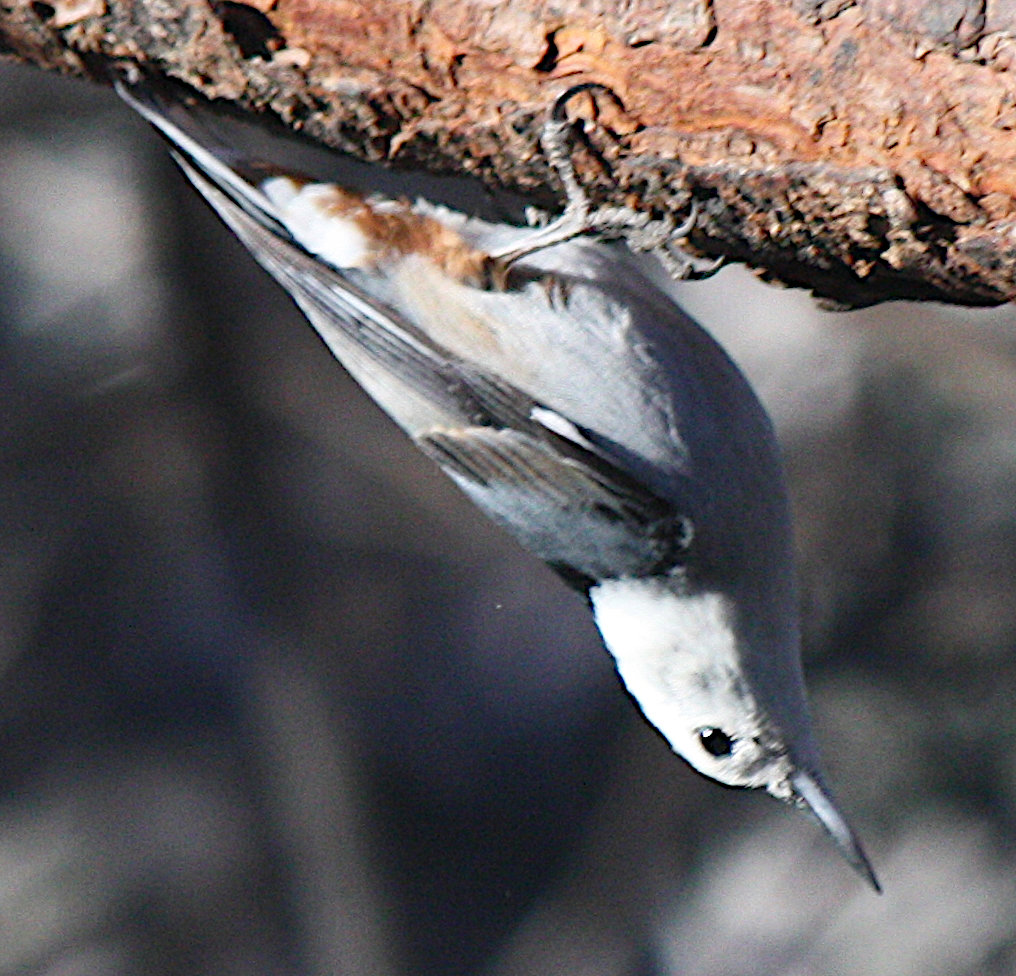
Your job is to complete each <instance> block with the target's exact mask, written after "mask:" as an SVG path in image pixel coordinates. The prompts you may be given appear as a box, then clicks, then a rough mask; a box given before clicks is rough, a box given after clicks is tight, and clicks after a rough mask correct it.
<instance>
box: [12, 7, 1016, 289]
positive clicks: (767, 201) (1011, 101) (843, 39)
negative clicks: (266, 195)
mask: <svg viewBox="0 0 1016 976" xmlns="http://www.w3.org/2000/svg"><path fill="white" fill-rule="evenodd" d="M0 50H5V51H6V52H7V53H9V54H12V55H13V56H15V57H17V58H19V59H21V60H25V61H31V62H34V63H35V64H37V65H40V66H42V67H45V68H49V69H53V70H58V71H64V72H70V73H73V74H78V75H82V76H88V77H93V78H101V77H103V76H105V75H106V73H107V72H108V69H109V67H110V66H111V65H112V64H113V63H114V62H117V61H123V60H124V59H126V60H130V61H135V62H140V63H142V64H144V65H147V66H148V67H149V68H151V69H154V70H159V71H162V72H165V73H167V74H170V75H173V76H175V77H177V78H179V79H181V80H183V81H185V82H187V83H188V84H190V85H192V86H193V87H194V88H196V89H198V90H200V91H201V92H203V93H204V94H206V95H207V96H209V97H213V98H222V99H227V100H230V101H233V102H236V103H238V104H239V105H241V106H243V107H245V108H249V109H258V110H267V111H270V112H272V113H274V114H275V115H277V116H278V117H280V118H281V119H282V120H283V121H284V122H285V123H286V124H288V125H290V126H291V127H293V128H298V129H302V130H304V131H305V132H307V133H308V134H310V135H311V136H312V137H314V138H316V139H317V140H319V141H321V142H323V143H326V144H328V145H330V146H333V147H335V148H338V149H341V150H344V151H346V152H351V153H354V154H355V155H357V156H360V157H361V158H366V159H370V160H385V161H389V162H394V163H397V164H400V165H406V166H416V167H425V168H427V169H430V170H432V171H435V172H470V173H474V174H477V175H479V176H480V177H481V178H482V179H484V180H485V181H487V182H488V183H490V184H492V185H500V186H504V187H509V188H512V189H516V190H521V191H523V192H527V193H531V194H534V195H535V196H536V197H537V198H539V199H541V200H542V202H544V203H546V202H548V201H549V200H550V199H551V198H552V197H551V191H552V188H554V187H555V182H554V178H553V176H552V174H551V173H550V172H549V170H548V168H547V166H546V164H545V162H544V160H543V158H542V155H541V153H540V151H539V149H538V145H539V143H538V135H539V127H540V122H541V121H542V119H543V117H544V114H545V112H546V109H547V107H548V106H549V104H550V102H551V101H552V99H553V97H554V96H555V95H557V94H559V93H560V92H561V91H562V90H563V89H564V88H566V87H568V86H569V85H571V84H575V83H578V82H580V81H599V82H601V83H603V84H606V85H608V86H609V87H610V88H612V89H613V90H614V92H615V93H616V94H617V95H618V96H620V98H621V99H622V100H623V102H624V105H625V110H624V111H620V110H618V109H616V108H613V107H611V106H608V105H607V104H606V103H605V102H604V101H601V102H600V104H599V106H598V108H597V107H596V106H594V105H593V104H592V103H587V105H586V107H585V108H584V109H582V107H581V106H579V107H578V109H577V111H580V112H581V114H583V115H584V116H586V117H587V118H590V119H592V118H595V119H596V120H597V121H598V122H599V123H600V124H599V125H598V126H592V127H589V131H590V137H591V142H592V144H593V146H594V149H595V151H592V152H582V153H580V154H579V158H578V163H579V169H580V173H581V176H582V179H583V181H584V183H585V184H586V185H587V186H588V187H589V188H590V192H591V193H592V194H593V196H594V198H595V199H596V200H598V201H600V202H613V203H622V202H630V203H633V204H634V205H636V206H638V207H641V208H645V209H652V210H655V211H658V212H674V213H675V214H677V213H683V212H686V211H687V207H688V205H689V203H690V201H691V200H692V199H695V200H696V201H697V203H698V209H699V213H700V220H699V222H698V225H697V228H696V231H695V233H694V235H693V244H694V245H695V247H697V248H698V249H700V250H701V251H702V252H703V253H710V254H721V253H722V254H726V255H728V256H729V257H731V258H733V259H736V260H743V261H746V262H748V263H750V264H752V265H754V266H756V267H758V268H760V269H763V271H764V273H765V274H767V275H768V276H770V277H774V278H778V279H780V280H782V281H784V282H787V283H790V284H795V285H803V286H806V287H809V288H812V289H813V290H815V291H816V293H818V294H820V295H823V296H826V297H828V298H831V299H834V300H836V301H839V302H841V303H844V304H848V305H861V304H866V303H871V302H876V301H881V300H885V299H889V298H936V299H941V300H945V301H951V302H957V303H964V304H994V303H999V302H1003V301H1008V300H1011V299H1012V298H1013V297H1016V71H1014V68H1016V3H1014V2H1013V0H556V2H553V3H552V2H549V0H511V2H509V3H505V2H501V0H385V2H384V3H378V2H376V0H250V2H249V3H248V4H241V3H236V2H230V0H222V2H216V3H212V4H209V3H207V2H205V0H34V2H29V0H0Z"/></svg>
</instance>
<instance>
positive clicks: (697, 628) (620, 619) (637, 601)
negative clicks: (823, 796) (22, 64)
mask: <svg viewBox="0 0 1016 976" xmlns="http://www.w3.org/2000/svg"><path fill="white" fill-rule="evenodd" d="M589 595H590V598H591V600H592V603H593V612H594V615H595V617H596V624H597V626H598V627H599V628H600V633H601V634H602V635H603V640H604V643H605V644H606V645H607V648H608V649H609V650H610V652H611V654H613V656H614V660H615V661H616V663H617V670H618V673H619V674H620V675H621V678H622V680H623V681H624V683H625V685H626V686H627V688H628V690H629V691H630V692H631V694H632V695H633V696H634V698H635V699H636V701H638V703H639V705H640V706H641V708H642V711H643V712H644V713H645V716H646V718H647V719H649V721H650V722H652V723H653V725H655V726H656V727H657V728H658V729H659V730H660V732H662V733H663V735H664V737H665V738H666V739H667V741H668V742H669V743H670V744H671V746H672V747H673V749H674V751H675V752H677V753H678V754H680V755H681V756H682V757H684V759H686V760H687V761H688V762H689V763H691V765H692V766H694V767H695V768H696V769H697V770H698V771H699V772H700V773H704V774H705V775H706V776H710V777H712V778H713V779H715V780H718V781H719V782H721V783H725V784H727V785H728V786H748V787H764V788H765V789H767V790H768V791H769V792H770V793H772V794H773V795H774V796H776V797H778V798H780V799H784V800H785V799H788V798H789V797H790V795H791V792H792V789H791V786H790V782H789V777H790V775H791V773H792V772H793V767H792V765H791V762H790V760H789V758H788V757H787V755H786V750H785V749H784V747H783V744H782V743H781V742H780V741H779V740H778V738H777V736H776V735H775V733H774V731H773V730H772V728H771V727H770V726H768V725H767V723H766V722H765V720H764V718H763V716H762V714H761V712H760V710H759V708H758V705H757V703H756V701H755V699H754V696H753V695H752V693H751V689H750V688H749V686H748V682H747V679H746V677H745V675H744V674H743V672H742V671H741V670H740V665H739V656H738V654H737V645H736V637H735V634H734V632H733V629H732V626H731V620H732V614H731V612H730V607H729V602H728V600H727V599H726V598H725V597H724V596H722V595H721V594H719V593H701V594H697V595H694V596H682V595H678V594H676V593H674V592H673V591H672V590H671V589H669V588H668V587H667V586H666V585H664V584H663V583H660V582H656V581H652V580H608V581H606V582H604V583H600V584H598V585H597V586H595V587H593V589H592V590H591V591H590V594H589Z"/></svg>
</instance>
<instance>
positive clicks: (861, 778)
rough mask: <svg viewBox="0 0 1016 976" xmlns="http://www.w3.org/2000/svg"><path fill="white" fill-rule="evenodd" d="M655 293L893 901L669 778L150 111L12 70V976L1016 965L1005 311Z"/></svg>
mask: <svg viewBox="0 0 1016 976" xmlns="http://www.w3.org/2000/svg"><path fill="white" fill-rule="evenodd" d="M679 293H680V297H681V301H682V303H683V304H685V306H686V307H687V308H688V309H689V311H691V312H692V314H694V315H696V316H697V317H699V318H700V319H701V320H702V321H703V322H704V323H706V324H707V325H708V326H709V328H711V329H712V330H713V331H714V333H715V334H716V335H717V336H718V337H719V338H720V340H721V341H722V342H723V343H724V344H725V345H726V346H727V348H728V350H729V351H730V352H731V353H732V354H733V355H734V357H735V358H736V359H737V360H738V361H739V362H740V363H741V365H742V366H743V368H744V369H745V371H746V372H747V373H748V375H749V377H750V378H751V379H752V380H753V382H754V383H755V385H756V388H757V389H758V391H759V393H760V395H761V396H762V398H763V400H764V401H765V402H766V404H767V406H768V407H769V409H770V411H771V413H772V415H773V417H774V419H775V421H776V424H777V427H778V429H779V433H780V436H781V440H782V443H783V446H784V450H785V454H786V461H787V467H788V470H789V475H790V481H791V487H792V494H793V500H794V506H795V511H796V517H797V541H798V546H799V552H800V568H801V576H802V583H803V601H804V620H805V634H806V668H807V672H808V678H809V685H810V688H811V694H812V703H813V710H814V713H815V717H816V721H817V726H818V732H819V736H820V739H821V741H822V743H823V746H824V751H825V755H826V760H827V765H828V771H829V775H830V778H831V781H832V782H833V783H834V784H835V785H836V788H837V791H838V794H839V797H840V799H841V802H842V805H843V806H844V808H845V809H846V811H847V813H848V814H849V815H850V817H851V819H852V821H853V823H854V826H855V827H856V828H857V829H858V831H859V832H860V834H861V835H862V837H863V838H864V840H865V842H866V845H867V847H868V851H869V854H870V855H871V857H872V860H873V861H874V863H875V865H876V868H877V870H878V872H879V874H880V876H881V880H882V882H883V885H884V887H885V889H886V892H885V894H884V895H883V896H882V897H881V898H879V897H876V896H874V895H873V894H871V893H870V892H869V891H868V890H867V889H865V888H864V886H863V885H862V883H861V882H860V881H859V880H858V879H857V878H856V877H855V876H854V875H853V874H852V873H851V872H850V871H849V869H848V868H847V867H846V866H845V865H844V864H843V863H842V862H841V861H840V860H839V858H838V857H837V855H836V853H835V852H834V850H833V849H832V847H831V845H830V844H829V843H828V842H827V841H826V840H825V839H824V838H823V837H822V836H821V835H820V833H819V832H818V830H817V829H816V828H814V827H813V826H812V825H811V824H809V823H808V822H807V821H806V820H805V819H804V818H803V817H801V816H799V815H797V814H795V813H794V812H792V811H790V810H788V809H786V808H783V807H781V806H780V805H778V804H776V803H775V802H774V801H772V800H771V799H769V798H768V797H766V796H764V795H757V794H748V793H742V792H736V791H729V790H724V789H721V788H720V787H718V786H715V785H713V784H711V783H708V782H706V781H705V780H703V779H701V778H699V777H698V776H696V775H695V774H694V773H692V772H691V771H690V770H688V769H687V768H686V767H685V766H684V764H683V763H682V762H681V761H680V760H679V759H677V758H676V757H674V756H673V755H671V753H670V752H669V749H668V747H667V746H666V744H665V743H664V742H663V741H662V739H660V738H659V737H658V736H657V735H656V733H655V732H654V731H653V730H652V729H651V728H649V727H648V726H647V725H646V724H645V723H644V722H643V721H642V720H641V718H640V715H639V713H638V712H637V710H636V709H635V707H634V706H633V705H632V704H631V703H630V702H629V700H628V699H627V697H626V695H625V694H624V692H623V690H622V688H621V686H620V684H619V683H618V681H617V679H616V677H615V675H614V673H613V668H612V665H611V661H610V659H609V656H608V655H607V653H606V652H605V651H604V650H603V649H602V647H601V645H600V643H599V640H598V637H597V635H596V632H595V630H594V628H593V625H592V622H591V620H590V618H589V615H588V613H587V611H586V609H585V607H584V605H583V603H582V601H581V600H580V599H579V598H577V597H576V596H575V595H574V594H571V593H569V592H568V591H566V590H565V589H564V587H563V586H562V585H561V584H559V582H558V581H557V579H556V577H554V576H553V574H552V573H550V571H549V570H547V569H545V568H544V567H543V566H542V565H540V564H539V563H537V562H536V561H535V560H534V559H532V558H530V557H528V556H527V555H525V554H524V553H522V552H521V551H520V550H519V549H518V548H517V547H516V546H515V545H514V544H513V543H512V542H511V541H510V540H508V539H507V538H505V537H503V536H502V535H501V534H500V533H499V532H498V531H497V530H496V529H495V528H494V527H493V526H491V525H489V524H488V523H487V522H486V521H485V520H484V519H483V518H482V517H481V516H480V515H479V514H478V513H477V512H475V511H474V510H473V509H472V508H471V507H470V506H469V504H468V503H466V502H465V500H464V499H463V498H461V497H460V496H459V495H458V493H457V492H456V491H455V489H454V488H453V487H452V486H451V484H450V483H446V482H445V480H444V479H443V477H442V476H441V475H440V474H439V473H438V472H437V470H436V469H433V468H432V467H431V466H430V464H429V462H427V461H426V460H425V459H424V458H423V457H422V456H419V455H417V453H416V452H415V451H414V449H413V448H411V447H410V445H409V444H408V442H406V441H405V440H404V439H403V437H402V435H401V434H400V433H398V432H397V431H396V430H395V428H394V427H392V426H391V425H390V424H389V422H388V421H387V420H386V419H385V418H384V417H383V416H382V415H381V414H380V413H379V412H378V411H377V410H376V409H375V408H374V407H373V406H372V404H371V403H370V402H368V401H367V399H366V397H365V396H364V395H363V394H361V393H360V391H359V390H358V389H357V388H356V387H355V386H354V385H353V384H352V382H351V381H350V380H348V379H347V378H346V376H345V375H344V374H343V372H342V370H341V369H340V368H338V366H337V365H336V364H335V363H334V362H333V361H332V359H331V358H330V356H329V355H328V354H327V353H326V351H325V349H324V347H323V346H322V345H321V344H320V343H319V341H318V340H317V339H316V337H315V336H314V334H313V332H312V330H311V329H310V327H309V326H308V325H307V324H306V323H305V322H304V321H303V320H302V318H301V317H300V316H299V315H298V314H297V312H296V311H295V309H294V308H293V307H292V306H291V305H290V303H289V301H288V299H287V298H286V297H285V296H284V294H283V293H281V292H280V291H279V290H278V289H277V287H276V286H275V285H274V284H273V283H272V282H271V281H270V280H269V278H268V276H267V275H266V274H264V273H262V272H261V271H260V270H259V269H258V268H257V267H256V266H255V265H254V263H253V262H252V261H251V260H250V259H249V258H248V257H247V255H246V253H245V252H243V251H242V249H241V248H240V246H239V245H238V244H236V243H235V242H234V241H233V239H232V238H231V237H230V236H229V235H228V234H227V232H226V231H225V230H224V229H223V228H222V227H221V226H220V225H219V223H218V222H217V220H216V219H215V218H214V216H213V215H212V214H211V212H210V211H208V210H206V209H205V207H204V205H203V204H202V203H201V202H200V201H199V200H198V199H197V197H196V195H195V194H194V193H193V192H192V191H191V190H190V189H189V187H187V186H186V185H185V184H184V182H183V180H182V179H181V178H180V177H179V176H178V175H177V174H176V173H175V170H174V167H173V165H172V164H171V162H170V161H169V159H168V157H167V155H166V154H165V151H164V149H163V147H162V145H161V143H160V142H159V140H158V139H157V138H156V137H155V136H154V135H153V134H152V133H151V132H150V131H149V130H148V129H147V128H146V126H145V125H144V124H143V123H141V122H140V120H139V119H137V118H135V117H133V116H132V114H131V112H130V111H129V110H128V109H126V108H125V107H124V106H122V105H121V104H120V103H119V102H118V100H117V99H116V98H115V97H114V96H113V95H112V94H111V93H110V92H108V91H102V90H99V89H97V88H93V87H89V86H87V85H84V84H82V83H75V82H69V81H64V80H61V79H57V78H53V77H50V76H45V75H43V74H42V73H40V72H37V71H34V70H29V69H27V68H21V67H16V66H12V65H6V66H0V973H2V974H27V973H31V974H47V976H92V974H96V976H98V974H110V976H116V974H145V976H149V974H150V976H177V974H179V976H185V974H186V976H193V974H203V973H208V974H215V976H248V974H257V976H276V974H278V976H318V974H320V976H347V974H349V976H361V974H362V976H402V974H412V976H460V974H470V976H473V974H476V976H537V974H539V976H545V974H546V976H549V974H554V976H762V974H765V976H777V974H778V976H808V974H821V976H838V974H842V976H869V974H870V976H875V974H877V976H911V974H912V976H938V974H941V976H966V974H970V976H993V974H1008V973H1016V845H1014V839H1016V832H1014V826H1016V823H1014V821H1016V709H1014V702H1016V655H1014V653H1013V652H1014V645H1016V328H1014V325H1016V322H1014V318H1016V317H1014V314H1013V309H1012V308H1011V307H1010V308H1003V309H998V310H992V311H977V312H973V311H968V310H956V309H947V308H942V307H938V306H933V305H920V306H919V305H904V304H897V305H892V306H884V307H881V308H878V309H874V310H869V311H865V312H858V313H850V314H842V313H841V314H831V313H824V312H821V311H818V310H817V309H816V307H815V305H814V303H813V302H812V301H811V300H810V299H809V298H808V297H807V296H806V295H804V294H802V293H798V292H791V291H783V290H779V289H775V288H772V287H768V286H765V285H762V284H760V283H759V282H757V281H756V280H755V279H754V278H752V277H751V276H750V275H749V274H748V273H746V272H745V271H744V270H743V269H741V268H736V267H735V268H728V269H726V270H724V271H723V272H721V273H720V274H719V275H717V276H716V277H715V278H713V279H711V280H710V281H709V282H706V283H698V284H686V285H682V286H680V288H679Z"/></svg>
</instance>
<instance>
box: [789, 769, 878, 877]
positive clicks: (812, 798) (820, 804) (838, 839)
mask: <svg viewBox="0 0 1016 976" xmlns="http://www.w3.org/2000/svg"><path fill="white" fill-rule="evenodd" d="M790 786H791V789H792V790H793V802H794V803H795V804H796V805H797V806H799V807H801V808H802V809H804V810H806V811H807V812H809V813H811V814H812V815H813V816H814V817H815V819H816V820H817V821H818V822H819V823H820V824H821V825H822V827H823V828H824V830H825V832H826V833H827V834H828V835H829V836H830V837H831V838H832V841H833V843H834V844H835V845H836V847H837V849H838V850H839V852H840V853H841V854H842V855H843V857H844V858H845V860H846V861H847V863H848V864H849V865H850V866H851V867H852V868H853V869H854V870H855V871H857V873H858V874H859V875H861V877H862V878H864V880H865V881H867V882H868V884H870V885H871V886H872V888H874V889H875V891H876V892H878V893H881V891H882V886H881V885H880V884H879V883H878V878H876V877H875V872H874V871H873V870H872V867H871V862H869V860H868V857H867V855H866V854H865V853H864V850H863V849H862V847H861V843H860V841H858V839H857V836H856V835H855V834H854V832H853V830H851V829H850V825H849V824H848V823H847V821H846V820H845V819H844V817H843V814H842V813H840V811H839V810H838V809H837V808H836V804H835V802H834V801H833V798H832V797H831V796H830V795H829V793H828V792H827V791H826V789H825V787H823V786H822V785H821V784H820V783H819V782H818V780H816V779H815V778H814V777H813V776H810V775H808V773H805V772H801V771H800V770H798V771H797V772H795V773H793V774H792V775H791V777H790Z"/></svg>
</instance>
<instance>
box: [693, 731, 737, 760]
mask: <svg viewBox="0 0 1016 976" xmlns="http://www.w3.org/2000/svg"><path fill="white" fill-rule="evenodd" d="M698 737H699V742H701V743H702V748H703V749H705V751H706V752H708V753H709V755H710V756H715V757H716V758H717V759H722V758H723V757H724V756H729V755H730V754H731V753H732V752H733V751H734V740H733V739H732V738H730V736H729V735H727V733H726V732H724V731H723V729H712V728H705V729H699V732H698Z"/></svg>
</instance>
